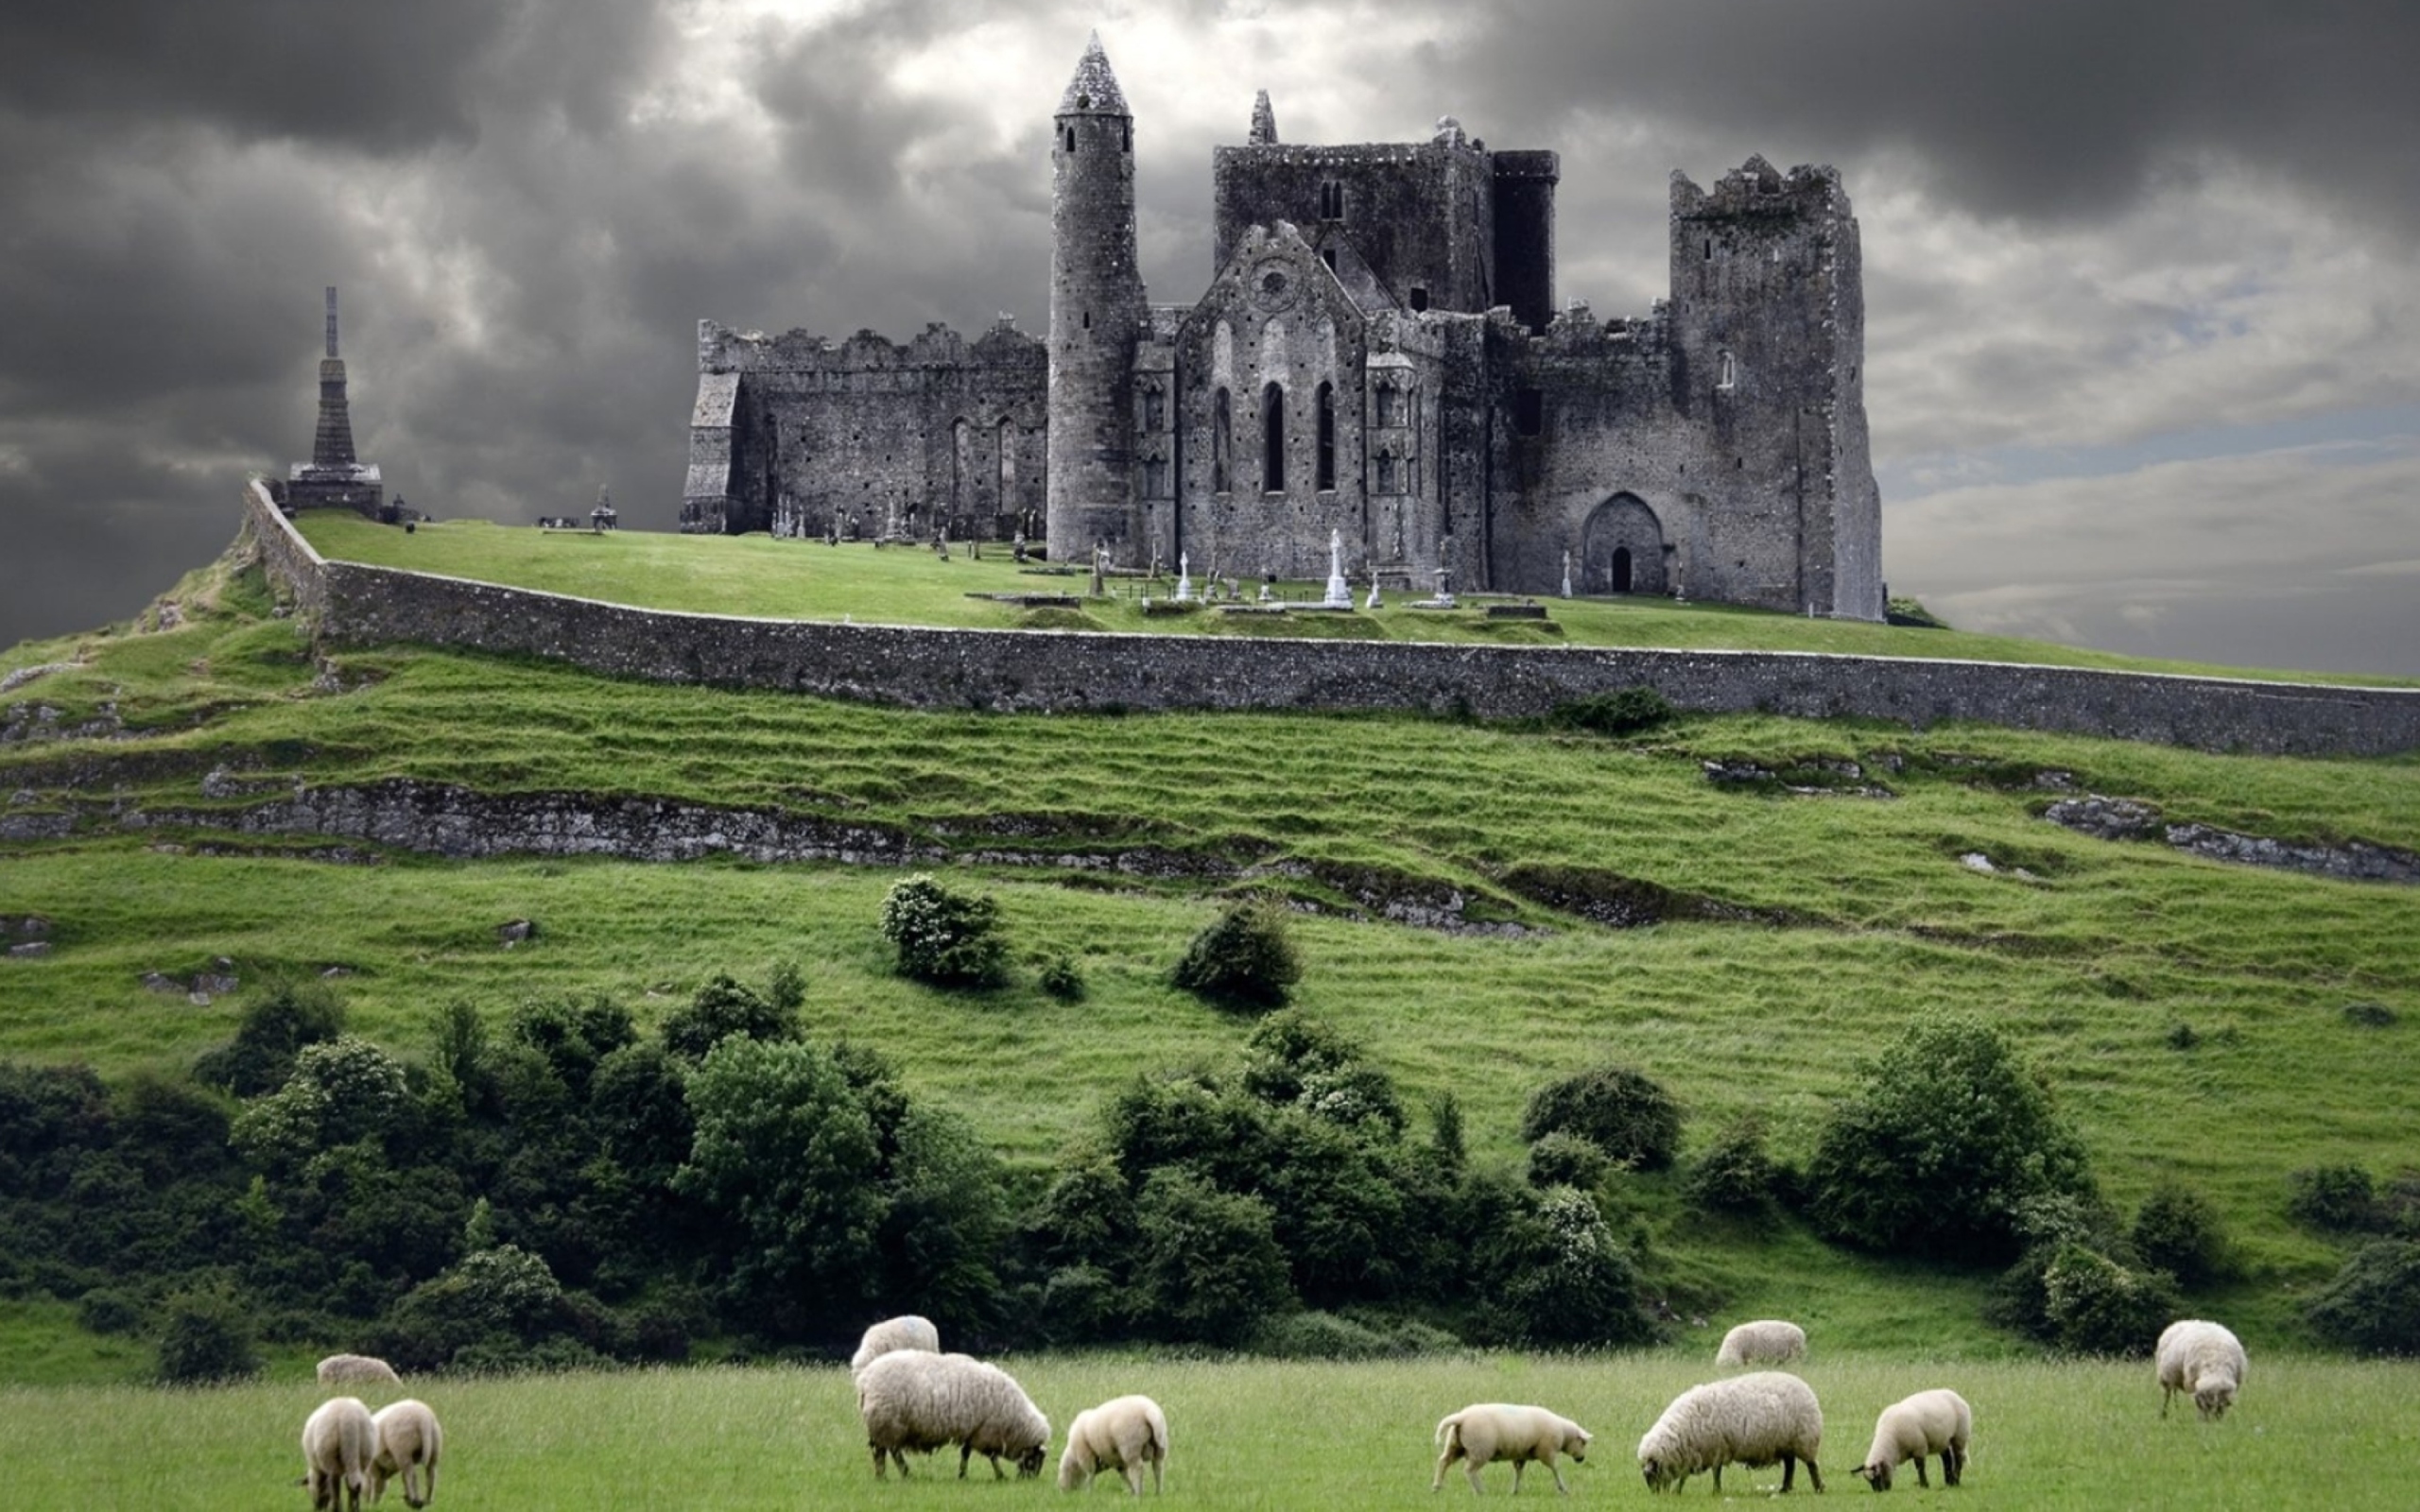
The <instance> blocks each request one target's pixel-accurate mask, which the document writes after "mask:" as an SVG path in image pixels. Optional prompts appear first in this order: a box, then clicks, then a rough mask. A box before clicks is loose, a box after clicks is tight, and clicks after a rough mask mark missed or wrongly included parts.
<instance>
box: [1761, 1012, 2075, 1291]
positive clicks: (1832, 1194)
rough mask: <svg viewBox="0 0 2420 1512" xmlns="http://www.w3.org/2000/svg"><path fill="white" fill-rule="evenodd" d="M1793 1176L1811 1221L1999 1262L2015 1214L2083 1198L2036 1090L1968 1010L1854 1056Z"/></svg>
mask: <svg viewBox="0 0 2420 1512" xmlns="http://www.w3.org/2000/svg"><path fill="white" fill-rule="evenodd" d="M1863 1076H1864V1085H1863V1086H1862V1087H1861V1088H1860V1089H1858V1091H1857V1092H1856V1093H1855V1094H1854V1095H1852V1096H1851V1097H1850V1098H1849V1099H1848V1100H1847V1101H1845V1102H1843V1103H1841V1105H1840V1106H1839V1107H1838V1108H1836V1109H1835V1110H1834V1112H1833V1114H1832V1117H1831V1118H1830V1120H1829V1121H1828V1122H1827V1123H1826V1124H1825V1125H1824V1129H1823V1133H1822V1135H1821V1136H1820V1138H1819V1139H1818V1141H1817V1144H1816V1149H1815V1156H1814V1159H1813V1160H1811V1161H1810V1162H1809V1164H1808V1167H1807V1172H1806V1177H1807V1184H1808V1188H1809V1193H1810V1196H1811V1198H1812V1202H1813V1208H1814V1217H1815V1220H1816V1223H1817V1225H1818V1226H1819V1227H1820V1228H1821V1229H1823V1230H1824V1232H1825V1233H1827V1234H1828V1235H1830V1236H1831V1237H1832V1238H1834V1239H1837V1240H1840V1241H1841V1242H1842V1243H1846V1244H1851V1245H1855V1246H1858V1247H1860V1248H1864V1249H1870V1250H1875V1251H1877V1252H1881V1253H1886V1254H1912V1255H1921V1256H1926V1257H1929V1258H1932V1259H1938V1260H1951V1261H1961V1262H1966V1263H2007V1262H2008V1261H2009V1260H2010V1259H2011V1258H2013V1257H2014V1254H2015V1253H2016V1251H2017V1249H2018V1247H2019V1240H2020V1235H2019V1233H2018V1228H2017V1214H2018V1211H2019V1210H2020V1208H2021V1207H2022V1205H2023V1204H2025V1203H2026V1202H2027V1201H2028V1200H2030V1199H2031V1198H2034V1197H2039V1196H2046V1195H2068V1196H2074V1197H2080V1198H2082V1197H2089V1196H2090V1194H2092V1191H2093V1182H2092V1174H2091V1169H2090V1166H2089V1164H2088V1162H2087V1160H2086V1159H2085V1156H2084V1149H2083V1142H2082V1141H2081V1140H2079V1139H2078V1138H2077V1137H2076V1135H2075V1133H2074V1131H2073V1130H2072V1129H2070V1128H2069V1127H2068V1126H2067V1125H2066V1123H2065V1122H2064V1121H2063V1120H2062V1119H2060V1118H2059V1116H2058V1115H2057V1113H2056V1111H2055V1110H2054V1109H2053V1108H2052V1107H2051V1103H2050V1096H2049V1093H2048V1091H2046V1090H2045V1089H2044V1088H2043V1086H2042V1084H2041V1083H2040V1082H2039V1081H2037V1080H2036V1079H2035V1078H2034V1077H2033V1076H2032V1075H2031V1074H2029V1073H2028V1072H2027V1071H2026V1070H2025V1068H2024V1067H2023V1066H2022V1065H2021V1064H2020V1063H2019V1062H2018V1060H2017V1058H2016V1055H2015V1052H2014V1050H2012V1049H2011V1048H2010V1046H2009V1044H2008V1041H2007V1040H2005V1039H2003V1038H2002V1037H2001V1035H2000V1033H1999V1031H1998V1030H1997V1029H1995V1028H1993V1027H1992V1026H1991V1025H1989V1024H1987V1023H1985V1022H1982V1021H1981V1020H1979V1019H1975V1018H1970V1017H1964V1016H1957V1015H1928V1016H1927V1017H1925V1018H1923V1019H1921V1020H1919V1021H1918V1022H1916V1023H1915V1024H1913V1025H1912V1026H1910V1029H1909V1030H1908V1032H1907V1033H1906V1034H1904V1035H1903V1036H1901V1038H1900V1039H1899V1040H1898V1042H1897V1043H1895V1044H1893V1046H1892V1047H1890V1049H1889V1050H1887V1051H1886V1052H1885V1053H1884V1054H1883V1055H1881V1056H1879V1057H1876V1058H1875V1059H1873V1060H1871V1061H1869V1062H1867V1063H1866V1065H1865V1067H1864V1068H1863Z"/></svg>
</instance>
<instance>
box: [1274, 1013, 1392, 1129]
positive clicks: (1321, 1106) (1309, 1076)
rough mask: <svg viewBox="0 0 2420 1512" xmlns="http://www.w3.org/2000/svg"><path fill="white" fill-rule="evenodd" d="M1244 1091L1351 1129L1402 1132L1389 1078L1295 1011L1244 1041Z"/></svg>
mask: <svg viewBox="0 0 2420 1512" xmlns="http://www.w3.org/2000/svg"><path fill="white" fill-rule="evenodd" d="M1243 1085H1244V1090H1245V1091H1249V1092H1251V1093H1252V1094H1253V1096H1255V1097H1257V1098H1259V1099H1261V1100H1262V1101H1263V1102H1267V1103H1273V1104H1276V1105H1277V1106H1279V1107H1281V1108H1301V1109H1302V1110H1303V1111H1304V1112H1306V1113H1308V1114H1310V1115H1311V1116H1313V1117H1314V1118H1319V1119H1323V1120H1325V1121H1326V1122H1328V1123H1331V1124H1339V1125H1345V1126H1347V1127H1352V1126H1355V1125H1361V1124H1365V1123H1366V1124H1374V1125H1382V1126H1383V1127H1384V1129H1385V1131H1386V1133H1387V1134H1388V1135H1389V1136H1390V1137H1392V1136H1393V1135H1396V1134H1400V1133H1401V1132H1403V1124H1404V1115H1403V1101H1402V1099H1401V1098H1399V1097H1398V1096H1396V1095H1395V1088H1394V1083H1393V1081H1392V1079H1390V1078H1389V1077H1388V1075H1387V1074H1386V1073H1385V1072H1383V1071H1380V1070H1379V1069H1378V1068H1377V1067H1375V1066H1373V1065H1371V1064H1370V1063H1369V1062H1368V1061H1367V1060H1365V1059H1364V1058H1362V1054H1361V1047H1360V1046H1359V1045H1357V1044H1355V1043H1354V1042H1353V1041H1352V1040H1348V1039H1346V1038H1345V1037H1344V1036H1343V1035H1341V1034H1340V1033H1338V1032H1337V1031H1336V1030H1335V1029H1333V1028H1331V1027H1329V1026H1328V1025H1327V1024H1326V1023H1323V1022H1321V1021H1320V1020H1317V1019H1314V1018H1312V1017H1310V1016H1309V1015H1307V1014H1305V1013H1303V1012H1301V1011H1300V1010H1296V1009H1288V1011H1286V1012H1284V1013H1277V1014H1272V1015H1271V1016H1270V1017H1269V1018H1267V1019H1264V1020H1263V1021H1261V1022H1260V1023H1259V1024H1258V1025H1257V1026H1256V1027H1254V1028H1253V1032H1252V1038H1251V1039H1250V1040H1248V1041H1246V1050H1245V1059H1244V1072H1243Z"/></svg>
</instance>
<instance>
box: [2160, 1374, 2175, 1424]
mask: <svg viewBox="0 0 2420 1512" xmlns="http://www.w3.org/2000/svg"><path fill="white" fill-rule="evenodd" d="M2175 1398H2176V1388H2175V1387H2174V1386H2171V1385H2169V1383H2167V1382H2165V1381H2163V1382H2161V1383H2160V1386H2159V1415H2160V1416H2161V1417H2167V1416H2168V1404H2169V1402H2170V1401H2172V1400H2175Z"/></svg>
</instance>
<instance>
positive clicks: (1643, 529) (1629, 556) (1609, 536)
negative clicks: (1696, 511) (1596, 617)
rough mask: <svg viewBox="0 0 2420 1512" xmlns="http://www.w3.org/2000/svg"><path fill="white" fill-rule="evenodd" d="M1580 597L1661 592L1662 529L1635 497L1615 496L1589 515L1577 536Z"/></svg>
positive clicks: (1664, 584) (1664, 587)
mask: <svg viewBox="0 0 2420 1512" xmlns="http://www.w3.org/2000/svg"><path fill="white" fill-rule="evenodd" d="M1572 586H1573V587H1574V588H1576V589H1578V590H1579V591H1580V592H1581V593H1665V592H1667V591H1668V588H1669V586H1670V585H1669V584H1668V582H1667V580H1666V578H1665V575H1664V526H1663V524H1661V523H1660V522H1658V521H1657V520H1656V518H1655V511H1654V510H1652V509H1651V508H1649V507H1647V502H1646V501H1645V500H1643V499H1641V498H1640V497H1639V496H1638V495H1637V494H1635V493H1616V494H1615V495H1614V496H1613V497H1612V498H1610V499H1607V500H1606V501H1605V502H1604V503H1602V504H1600V505H1599V506H1597V507H1596V508H1595V509H1593V510H1591V511H1589V515H1588V523H1587V524H1586V525H1585V526H1584V527H1583V528H1582V531H1581V534H1580V580H1579V581H1578V582H1576V583H1574V584H1573V585H1572Z"/></svg>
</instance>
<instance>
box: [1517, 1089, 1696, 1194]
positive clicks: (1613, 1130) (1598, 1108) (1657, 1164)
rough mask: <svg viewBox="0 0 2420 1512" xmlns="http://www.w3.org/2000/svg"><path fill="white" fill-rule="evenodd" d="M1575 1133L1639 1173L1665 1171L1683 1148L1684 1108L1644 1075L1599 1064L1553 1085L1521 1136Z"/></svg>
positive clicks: (1535, 1103) (1534, 1106)
mask: <svg viewBox="0 0 2420 1512" xmlns="http://www.w3.org/2000/svg"><path fill="white" fill-rule="evenodd" d="M1553 1133H1564V1134H1576V1135H1578V1136H1580V1137H1581V1138H1582V1139H1584V1140H1587V1141H1589V1142H1591V1143H1594V1144H1595V1145H1596V1146H1597V1147H1598V1148H1599V1149H1600V1150H1603V1151H1604V1152H1605V1153H1606V1154H1607V1155H1608V1156H1610V1157H1612V1158H1613V1159H1614V1160H1616V1161H1618V1162H1619V1163H1621V1164H1623V1165H1625V1166H1628V1167H1630V1168H1631V1169H1633V1170H1635V1171H1661V1170H1663V1169H1665V1168H1666V1167H1667V1166H1668V1165H1670V1164H1671V1163H1672V1159H1673V1157H1674V1155H1676V1154H1677V1153H1678V1152H1679V1150H1680V1147H1681V1105H1680V1104H1678V1103H1676V1102H1674V1101H1673V1100H1672V1094H1671V1093H1670V1092H1668V1091H1665V1090H1664V1088H1663V1087H1662V1086H1661V1085H1660V1084H1659V1083H1657V1082H1656V1081H1654V1080H1653V1079H1652V1078H1651V1077H1649V1076H1648V1075H1647V1074H1645V1073H1643V1072H1637V1071H1633V1070H1631V1069H1630V1068H1629V1067H1627V1066H1597V1067H1594V1068H1592V1069H1590V1070H1587V1071H1583V1072H1581V1073H1580V1074H1577V1075H1572V1076H1565V1077H1564V1078H1563V1079H1562V1080H1560V1081H1553V1082H1548V1083H1547V1085H1546V1086H1544V1087H1541V1088H1539V1089H1538V1091H1537V1092H1536V1093H1535V1094H1534V1095H1533V1096H1531V1097H1530V1106H1529V1108H1527V1109H1526V1110H1524V1111H1523V1112H1522V1114H1521V1138H1522V1139H1523V1140H1524V1141H1525V1142H1527V1143H1531V1144H1535V1143H1537V1142H1538V1141H1540V1140H1542V1139H1544V1138H1545V1137H1546V1136H1547V1135H1548V1134H1553Z"/></svg>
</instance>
